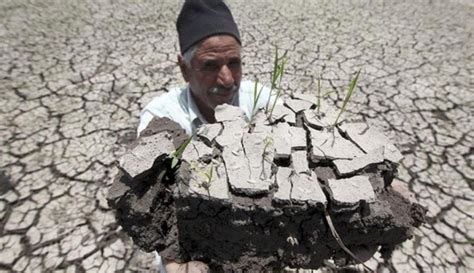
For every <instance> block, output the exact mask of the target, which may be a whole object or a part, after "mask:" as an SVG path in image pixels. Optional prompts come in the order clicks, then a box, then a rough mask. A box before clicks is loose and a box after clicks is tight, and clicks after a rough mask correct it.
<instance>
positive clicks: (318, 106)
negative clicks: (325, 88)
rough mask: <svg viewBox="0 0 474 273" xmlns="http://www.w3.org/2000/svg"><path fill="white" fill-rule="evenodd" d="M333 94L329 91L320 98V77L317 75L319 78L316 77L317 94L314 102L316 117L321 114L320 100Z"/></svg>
mask: <svg viewBox="0 0 474 273" xmlns="http://www.w3.org/2000/svg"><path fill="white" fill-rule="evenodd" d="M335 92H336V91H335V90H333V91H329V92H326V93H325V94H324V95H323V96H321V75H319V77H318V94H317V101H316V111H317V113H318V115H319V114H320V112H321V98H326V97H327V96H328V95H330V94H332V93H335Z"/></svg>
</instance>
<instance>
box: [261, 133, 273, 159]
mask: <svg viewBox="0 0 474 273" xmlns="http://www.w3.org/2000/svg"><path fill="white" fill-rule="evenodd" d="M263 143H264V144H265V146H264V147H263V156H265V155H267V154H268V147H270V145H272V144H273V138H272V137H271V136H266V137H265V138H264V139H263Z"/></svg>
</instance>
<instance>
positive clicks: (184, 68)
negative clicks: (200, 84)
mask: <svg viewBox="0 0 474 273" xmlns="http://www.w3.org/2000/svg"><path fill="white" fill-rule="evenodd" d="M178 65H179V69H180V70H181V75H183V78H184V80H185V81H186V82H189V68H188V66H187V65H186V63H185V62H184V58H183V55H181V54H178Z"/></svg>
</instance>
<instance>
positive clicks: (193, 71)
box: [138, 0, 270, 272]
mask: <svg viewBox="0 0 474 273" xmlns="http://www.w3.org/2000/svg"><path fill="white" fill-rule="evenodd" d="M176 26H177V29H178V35H179V44H180V48H181V54H178V65H179V68H180V69H181V74H182V75H183V78H184V80H185V81H186V82H187V83H188V84H187V85H186V86H183V87H180V88H174V89H172V90H170V91H169V92H168V93H166V94H164V95H162V96H160V97H156V98H154V99H153V100H152V101H151V102H150V103H149V104H148V105H146V107H145V108H144V109H143V111H142V112H141V115H140V124H139V126H138V134H140V132H141V131H142V130H143V129H145V128H146V127H147V125H148V123H149V122H150V121H151V120H152V119H153V118H154V117H167V118H170V119H171V120H174V121H175V122H177V123H178V124H180V125H181V127H183V129H185V130H186V132H187V134H188V135H191V134H192V133H193V132H194V131H195V130H196V129H197V128H198V127H199V126H200V125H201V124H205V123H213V122H216V119H215V116H214V108H215V107H216V106H217V105H220V104H224V103H227V104H232V105H235V106H239V107H240V108H241V109H242V110H243V111H244V112H245V114H246V115H247V117H248V118H250V116H251V114H252V111H253V110H254V101H253V92H254V88H255V86H254V83H252V82H250V81H244V82H241V78H242V59H241V55H240V53H241V40H240V34H239V31H238V29H237V25H236V24H235V22H234V19H233V17H232V14H231V12H230V10H229V9H228V7H227V6H226V5H225V3H224V2H223V1H222V0H186V1H185V3H184V5H183V7H182V9H181V12H180V14H179V16H178V20H177V23H176ZM257 88H258V90H260V88H262V87H261V86H258V87H257ZM269 95H270V90H269V89H268V88H264V87H263V88H262V93H261V96H260V98H261V99H259V101H258V102H257V104H256V106H257V108H262V107H263V106H264V105H265V104H266V103H267V100H268V98H269ZM210 239H211V240H212V238H210ZM157 261H158V263H159V266H160V272H206V271H207V270H208V269H207V266H206V265H205V264H203V263H201V262H189V263H187V264H177V263H174V262H172V261H164V264H165V267H163V264H162V261H161V257H160V256H159V255H158V254H157Z"/></svg>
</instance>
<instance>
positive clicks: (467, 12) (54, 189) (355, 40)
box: [0, 0, 474, 272]
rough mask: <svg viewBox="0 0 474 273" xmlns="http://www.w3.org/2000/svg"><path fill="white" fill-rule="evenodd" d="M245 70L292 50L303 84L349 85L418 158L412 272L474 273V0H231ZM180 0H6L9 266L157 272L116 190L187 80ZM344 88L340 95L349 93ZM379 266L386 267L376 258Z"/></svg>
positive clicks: (2, 202) (400, 264) (3, 209)
mask: <svg viewBox="0 0 474 273" xmlns="http://www.w3.org/2000/svg"><path fill="white" fill-rule="evenodd" d="M229 2H230V5H231V8H232V10H233V12H234V15H235V17H236V20H237V21H238V23H239V25H240V28H241V32H242V38H243V43H244V62H245V67H244V69H245V74H246V77H247V78H250V79H252V78H254V77H255V76H257V77H258V78H259V79H260V80H265V79H268V76H269V72H270V63H271V59H272V58H271V56H272V52H273V47H274V46H275V45H278V46H279V47H280V48H284V49H288V50H289V54H288V56H289V65H288V70H287V74H286V75H285V82H284V85H285V86H287V87H288V91H291V92H313V93H314V90H315V86H316V79H317V77H318V75H322V78H323V88H324V89H325V90H329V89H331V88H334V87H335V88H337V89H338V90H341V88H344V87H345V86H346V85H347V83H348V80H349V78H350V75H351V74H352V73H353V72H355V71H357V70H358V69H359V68H361V69H362V73H361V80H360V89H358V93H357V94H356V95H355V98H354V101H353V103H352V104H351V105H350V108H351V109H350V111H351V112H352V113H353V115H359V116H361V117H362V118H364V119H365V120H366V121H367V122H368V123H370V124H373V125H378V126H379V127H380V128H381V129H382V130H384V131H385V133H386V134H388V135H389V136H390V138H391V140H392V142H394V143H396V144H397V145H398V147H399V148H400V149H401V150H402V151H403V153H404V154H405V157H406V158H405V159H404V161H403V164H402V166H401V168H400V169H401V170H400V174H399V176H400V180H401V181H402V182H404V183H406V184H408V186H409V188H410V190H411V191H412V192H413V193H414V194H415V197H416V199H417V201H418V202H420V203H421V204H423V205H426V206H427V207H428V209H429V212H428V215H429V223H428V224H426V225H424V226H423V227H422V228H421V229H419V230H418V231H417V232H416V235H415V237H414V239H413V240H411V241H409V242H407V243H405V244H404V245H403V246H402V247H401V248H400V249H399V250H397V251H396V252H395V254H394V257H393V267H394V269H395V270H396V271H398V272H407V271H428V272H430V271H435V272H437V271H441V272H442V271H446V272H454V271H456V270H457V271H460V272H467V271H472V270H474V257H473V247H472V245H471V244H472V242H473V237H474V221H473V217H474V202H473V200H474V193H473V179H474V170H473V164H474V163H473V162H474V155H473V154H474V147H473V142H474V133H473V131H474V130H473V112H474V109H473V99H474V93H473V89H474V86H473V78H472V77H473V76H472V75H473V74H474V53H473V52H474V46H473V44H474V38H473V32H474V31H473V28H472V26H473V25H474V5H473V4H472V2H469V1H462V0H451V1H438V0H434V1H415V2H412V1H383V0H380V1H362V0H361V1H310V0H307V1H304V0H300V1H262V0H258V1H257V0H253V1H243V0H239V1H237V0H236V1H229ZM178 10H179V3H178V1H175V0H168V1H145V0H144V1H125V0H122V1H59V0H56V1H51V0H50V1H30V2H27V1H23V0H16V1H8V0H4V1H1V2H0V22H1V24H0V46H1V47H0V48H1V52H0V94H1V95H0V105H1V108H0V113H1V116H0V140H1V148H0V149H1V150H0V154H1V156H0V168H1V173H0V257H1V259H0V270H6V271H10V270H15V271H36V272H38V271H51V270H54V269H63V270H67V271H71V272H74V271H77V270H87V271H89V270H90V271H93V270H100V271H104V272H105V271H107V272H109V271H114V270H119V271H120V270H125V271H145V270H146V271H147V270H150V268H154V264H153V259H152V256H151V255H150V254H146V253H143V252H141V251H139V250H137V249H136V248H135V247H134V246H133V245H132V242H131V241H130V240H129V239H127V237H126V236H125V235H124V233H123V232H122V231H121V230H120V228H119V227H118V226H117V225H116V223H115V221H114V218H113V214H112V212H111V211H110V209H109V208H108V207H107V204H106V202H105V195H106V193H107V189H108V186H109V185H110V183H111V177H112V176H113V173H112V170H113V166H114V161H115V159H116V158H117V157H118V156H120V155H121V154H122V153H123V149H121V148H120V144H121V143H123V142H126V141H127V138H130V137H133V134H134V130H135V128H136V126H137V122H138V114H139V110H140V109H141V108H142V107H143V106H144V105H145V104H146V103H147V102H148V101H149V100H150V99H151V98H152V97H153V96H156V95H159V94H161V93H163V92H166V91H167V90H168V89H169V88H170V87H172V86H175V85H179V84H181V83H182V79H181V77H180V75H179V70H178V68H177V67H176V65H175V59H176V52H177V51H178V48H177V40H176V33H175V25H174V21H175V18H176V16H177V13H178ZM343 96H344V95H343V94H342V93H341V92H340V93H339V94H331V95H330V99H331V100H334V101H336V100H342V98H343ZM372 264H373V265H375V264H376V261H372Z"/></svg>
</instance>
